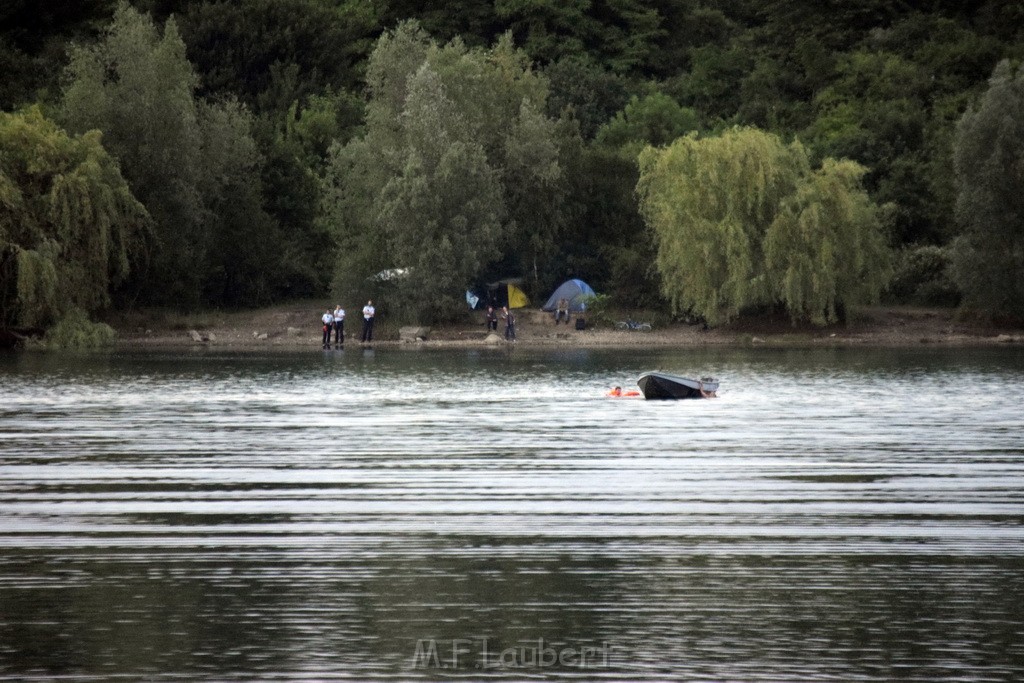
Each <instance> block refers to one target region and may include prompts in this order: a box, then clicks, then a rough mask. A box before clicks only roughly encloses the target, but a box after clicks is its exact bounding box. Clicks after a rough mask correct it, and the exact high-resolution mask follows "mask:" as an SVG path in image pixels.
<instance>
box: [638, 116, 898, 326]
mask: <svg viewBox="0 0 1024 683" xmlns="http://www.w3.org/2000/svg"><path fill="white" fill-rule="evenodd" d="M862 174H863V169H862V168H861V167H859V166H857V165H855V164H851V163H849V162H834V161H832V160H826V162H825V163H824V165H823V167H822V168H821V169H820V170H818V171H815V170H813V169H812V168H811V164H810V161H809V159H808V154H807V152H806V150H805V149H804V147H803V146H802V145H800V143H799V142H794V143H791V144H789V145H787V144H784V143H783V142H782V140H780V139H779V138H778V137H777V136H775V135H771V134H769V133H764V132H762V131H759V130H756V129H753V128H735V129H732V130H729V131H726V132H725V133H724V134H722V135H721V136H719V137H712V138H698V137H697V136H696V135H695V134H690V135H688V136H686V137H683V138H680V139H679V140H676V141H675V142H674V143H673V144H672V145H670V146H669V147H667V148H665V149H654V148H650V147H648V148H647V149H645V150H644V151H643V152H642V153H641V155H640V180H639V182H638V184H637V192H638V194H639V195H640V203H641V210H642V213H643V215H644V218H645V220H646V221H647V223H648V225H650V226H651V227H652V228H653V230H654V232H655V236H656V240H657V244H658V256H657V264H658V269H659V271H660V273H661V277H662V291H663V293H664V294H665V296H666V297H667V298H668V299H669V300H670V302H671V303H672V306H673V309H674V310H675V311H677V312H678V311H690V312H693V313H696V314H698V315H701V316H703V317H704V318H706V319H707V320H708V321H709V322H712V323H717V322H721V321H723V320H728V319H730V318H733V317H735V316H736V315H738V314H739V313H740V311H741V310H742V309H744V308H747V307H755V306H774V305H779V304H781V305H783V306H785V308H786V310H787V311H788V312H789V314H790V316H791V317H792V318H793V320H794V321H797V320H810V321H812V322H815V323H818V324H823V323H826V322H833V321H835V320H836V319H837V318H838V317H839V316H838V311H840V310H841V308H842V306H843V305H845V304H856V303H861V302H865V301H870V300H872V299H874V298H877V296H878V293H879V292H880V291H881V288H882V286H883V285H884V282H885V278H886V276H887V272H888V264H889V257H888V250H887V248H886V246H885V244H884V240H883V238H882V235H881V227H880V223H879V220H878V217H877V212H876V210H875V207H874V205H872V204H871V202H870V200H869V199H868V198H867V195H866V194H865V193H864V191H863V189H862V188H861V187H860V179H861V176H862Z"/></svg>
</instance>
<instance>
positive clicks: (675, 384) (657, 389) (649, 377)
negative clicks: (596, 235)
mask: <svg viewBox="0 0 1024 683" xmlns="http://www.w3.org/2000/svg"><path fill="white" fill-rule="evenodd" d="M636 383H637V386H639V387H640V391H642V392H643V394H644V398H646V399H648V400H674V399H681V398H708V397H710V396H713V395H714V393H715V392H716V391H718V380H716V379H713V378H711V377H704V378H702V379H690V378H689V377H679V376H677V375H668V374H665V373H663V372H645V373H644V374H642V375H640V377H639V378H638V379H637V381H636Z"/></svg>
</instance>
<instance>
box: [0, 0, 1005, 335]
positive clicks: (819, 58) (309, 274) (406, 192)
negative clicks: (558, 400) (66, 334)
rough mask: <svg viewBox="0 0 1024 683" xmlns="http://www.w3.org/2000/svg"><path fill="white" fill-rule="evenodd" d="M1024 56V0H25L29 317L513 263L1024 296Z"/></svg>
mask: <svg viewBox="0 0 1024 683" xmlns="http://www.w3.org/2000/svg"><path fill="white" fill-rule="evenodd" d="M1022 52H1024V5H1022V4H1021V3H1019V2H1013V1H1010V0H979V1H978V2H973V3H963V2H950V1H945V0H937V1H935V2H929V3H918V2H910V1H909V0H907V1H895V2H894V1H893V0H817V1H813V2H812V1H807V0H803V1H801V0H773V1H772V2H767V1H766V0H672V1H668V0H530V1H529V2H527V1H524V0H495V1H494V2H484V1H480V0H453V1H452V2H449V3H442V4H437V3H419V2H403V1H402V0H395V1H387V0H246V1H245V2H231V1H228V0H219V1H203V0H137V1H135V2H125V1H124V0H120V1H117V0H81V1H80V2H74V3H68V2H63V1H58V0H41V1H36V2H28V1H27V0H9V1H8V2H5V3H4V4H3V6H2V7H0V73H2V74H3V76H2V77H0V327H3V326H8V327H11V326H41V327H44V328H45V327H51V328H52V327H54V326H57V325H59V324H64V325H65V326H66V325H67V324H68V321H78V322H79V323H82V324H85V323H84V322H83V321H85V320H87V316H91V317H92V318H93V319H96V316H97V315H101V314H102V313H103V312H104V311H109V310H117V309H127V308H130V307H136V306H171V307H176V308H180V309H185V310H191V309H197V308H204V307H249V306H260V305H265V304H268V303H272V302H275V301H280V300H284V299H293V298H300V297H320V296H327V295H328V294H330V295H331V296H332V298H336V299H338V300H339V301H344V302H348V305H355V304H356V303H357V302H358V301H359V300H361V299H363V298H365V297H366V296H371V295H373V296H377V297H378V298H381V297H383V298H382V299H381V301H380V302H381V304H382V306H383V308H384V310H390V311H392V312H394V313H395V314H396V315H398V316H400V317H403V318H407V319H419V320H422V321H429V320H439V319H445V318H448V317H452V316H454V315H457V314H459V313H461V310H462V309H463V308H464V306H465V304H464V303H460V301H461V299H462V293H463V292H464V291H465V289H466V288H467V287H470V286H480V285H481V284H482V283H486V282H491V281H495V280H498V279H501V278H509V277H518V278H522V279H523V286H524V288H525V289H526V290H527V292H528V293H529V294H530V295H531V296H532V297H533V298H534V300H537V299H543V298H544V297H545V296H546V294H547V293H548V292H549V291H550V289H551V288H552V287H553V286H554V285H556V284H557V283H558V282H560V281H562V280H563V279H566V278H568V277H581V278H583V279H585V280H587V281H588V282H589V283H590V284H591V285H593V286H594V288H595V289H596V290H597V291H599V292H601V293H603V294H607V295H609V297H610V299H611V300H612V301H613V302H614V303H616V304H618V305H620V306H624V307H646V308H657V309H663V310H665V311H666V312H669V313H672V314H675V315H694V316H700V317H703V318H704V319H706V320H708V321H710V322H716V321H721V320H727V319H729V318H732V317H734V316H737V315H743V314H744V313H745V312H747V311H752V310H761V311H763V310H779V311H786V312H788V313H789V315H790V316H791V317H792V318H793V319H794V320H795V321H799V320H807V321H810V322H813V323H817V324H825V323H829V322H833V321H836V320H841V319H842V318H843V314H844V311H845V310H846V309H847V307H848V306H850V305H855V304H861V303H870V302H872V301H877V300H879V299H882V300H887V301H891V302H896V303H911V304H930V305H963V306H964V307H965V308H969V309H971V310H976V311H980V312H984V313H987V314H990V315H999V316H1010V317H1020V316H1022V315H1024V191H1022V190H1024V70H1022V69H1021V68H1020V60H1021V57H1022V56H1024V55H1022ZM389 269H390V270H393V269H402V271H403V272H404V273H405V277H402V278H393V279H391V280H388V281H383V282H382V281H381V279H380V278H375V277H374V276H375V275H376V274H377V273H380V272H382V271H387V270H389ZM380 290H384V291H380ZM62 321H63V322H62Z"/></svg>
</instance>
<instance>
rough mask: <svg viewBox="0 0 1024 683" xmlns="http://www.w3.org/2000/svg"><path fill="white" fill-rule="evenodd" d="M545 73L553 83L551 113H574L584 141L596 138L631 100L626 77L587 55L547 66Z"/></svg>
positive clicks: (551, 114)
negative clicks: (598, 132)
mask: <svg viewBox="0 0 1024 683" xmlns="http://www.w3.org/2000/svg"><path fill="white" fill-rule="evenodd" d="M544 76H545V77H546V78H547V80H548V82H549V83H550V84H551V94H550V96H549V97H548V115H549V116H551V117H558V116H561V115H563V114H567V115H569V116H571V117H572V118H573V119H575V120H576V121H577V122H578V123H579V127H580V135H581V136H582V137H583V139H584V140H590V139H592V138H593V137H594V136H595V135H596V134H597V131H598V129H599V128H600V127H601V126H603V125H604V124H605V123H606V122H607V121H608V119H610V118H611V117H612V116H613V115H614V114H615V112H617V111H619V110H620V109H622V107H624V106H625V105H626V103H627V102H628V100H629V93H628V87H629V84H628V82H627V81H626V79H625V78H623V77H622V76H621V75H619V74H615V73H613V72H611V71H609V70H607V69H605V68H602V67H601V66H599V65H598V64H596V63H595V62H594V61H593V60H591V59H589V58H587V57H584V56H573V57H565V58H563V59H559V60H558V61H556V62H553V63H551V64H549V65H547V66H546V67H545V68H544Z"/></svg>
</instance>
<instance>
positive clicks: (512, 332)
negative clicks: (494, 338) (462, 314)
mask: <svg viewBox="0 0 1024 683" xmlns="http://www.w3.org/2000/svg"><path fill="white" fill-rule="evenodd" d="M501 319H502V320H504V321H505V340H506V341H515V340H516V315H515V313H513V312H512V311H511V310H509V307H508V306H502V307H501ZM484 320H485V321H486V322H487V332H488V334H490V333H491V332H497V331H498V312H497V311H495V310H494V306H488V307H487V313H486V314H485V316H484Z"/></svg>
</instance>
